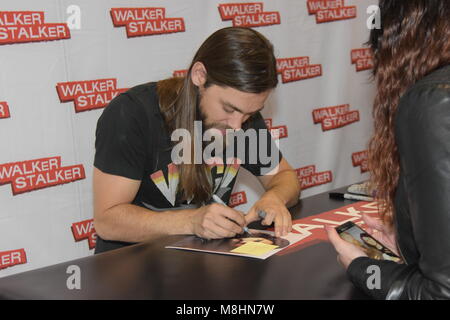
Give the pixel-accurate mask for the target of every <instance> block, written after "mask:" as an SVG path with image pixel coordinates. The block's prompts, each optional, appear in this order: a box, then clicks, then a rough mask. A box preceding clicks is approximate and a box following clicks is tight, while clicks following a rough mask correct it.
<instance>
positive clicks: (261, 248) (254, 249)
mask: <svg viewBox="0 0 450 320" xmlns="http://www.w3.org/2000/svg"><path fill="white" fill-rule="evenodd" d="M276 248H278V246H274V245H271V244H265V243H262V242H253V241H249V242H247V243H246V244H243V245H242V246H240V247H238V248H236V249H233V250H231V251H230V252H233V253H243V254H251V255H253V256H262V255H263V254H266V253H268V252H269V251H272V250H274V249H276Z"/></svg>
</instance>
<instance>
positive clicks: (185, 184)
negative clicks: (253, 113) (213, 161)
mask: <svg viewBox="0 0 450 320" xmlns="http://www.w3.org/2000/svg"><path fill="white" fill-rule="evenodd" d="M196 62H202V63H203V65H204V66H205V68H206V72H207V78H206V83H205V85H204V87H205V88H207V87H209V86H211V85H218V86H221V87H231V88H233V89H237V90H239V91H243V92H248V93H262V92H265V91H267V90H270V89H273V88H275V87H276V86H277V84H278V78H277V71H276V59H275V56H274V49H273V46H272V44H271V43H270V42H269V40H267V39H266V38H265V37H264V36H263V35H262V34H260V33H259V32H257V31H255V30H253V29H249V28H238V27H228V28H223V29H220V30H218V31H216V32H214V33H213V34H212V35H210V36H209V37H208V38H207V39H206V40H205V41H204V42H203V44H202V45H201V46H200V48H199V49H198V51H197V53H196V54H195V56H194V58H193V60H192V62H191V65H190V67H189V69H188V72H187V75H186V77H184V78H178V79H177V78H171V79H166V80H162V81H159V82H158V86H157V90H158V95H159V103H160V108H161V112H162V114H163V116H164V118H165V122H166V126H167V129H168V131H169V133H171V132H172V131H173V130H175V129H180V128H183V129H186V130H188V131H189V132H190V133H191V136H192V137H193V136H194V121H199V120H201V114H200V111H199V108H198V105H199V99H200V96H199V89H198V87H197V86H195V85H194V83H193V82H192V80H191V72H192V67H193V66H194V64H195V63H196ZM192 144H193V143H192ZM193 148H194V147H193V145H192V150H193ZM191 154H192V157H193V155H194V152H193V151H192V152H191ZM191 163H192V164H187V163H182V164H180V165H178V169H179V173H180V178H179V179H180V180H179V183H178V190H179V191H180V192H181V193H182V199H184V200H191V201H192V202H193V203H196V204H198V205H201V204H202V203H205V202H207V201H209V200H210V198H211V194H212V187H213V186H212V181H211V180H212V179H211V175H210V171H209V168H208V166H207V165H206V164H204V163H202V164H194V161H191Z"/></svg>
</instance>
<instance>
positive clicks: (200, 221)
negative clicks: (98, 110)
mask: <svg viewBox="0 0 450 320" xmlns="http://www.w3.org/2000/svg"><path fill="white" fill-rule="evenodd" d="M277 83H278V80H277V72H276V59H275V57H274V54H273V46H272V45H271V43H270V42H269V41H268V40H267V39H266V38H265V37H264V36H262V35H261V34H260V33H258V32H256V31H254V30H252V29H248V28H224V29H221V30H218V31H216V32H215V33H213V34H212V35H211V36H210V37H208V39H206V41H205V42H204V43H203V44H202V45H201V47H200V48H199V50H198V51H197V53H196V54H195V56H194V59H193V61H192V63H191V65H190V67H189V69H188V72H187V75H186V76H185V77H184V78H172V79H167V80H162V81H159V82H156V83H147V84H143V85H139V86H136V87H134V88H132V89H130V90H129V91H127V92H126V93H123V94H121V95H120V96H118V97H117V98H116V99H114V100H113V101H111V103H110V104H109V105H108V106H107V107H106V108H105V110H104V112H103V114H102V116H101V117H100V119H99V120H98V124H97V131H96V143H95V146H96V153H95V160H94V166H95V168H94V223H95V229H96V232H97V235H98V238H97V245H96V253H98V252H102V251H106V250H111V249H114V248H119V247H122V246H124V245H127V244H129V243H135V242H142V241H146V240H151V239H156V238H157V237H160V236H164V235H174V234H194V235H197V236H199V237H202V238H206V239H219V238H226V237H233V236H235V235H237V234H241V233H243V230H244V227H246V226H247V224H249V223H250V222H253V221H256V220H258V219H260V217H261V215H260V212H264V213H265V215H262V217H263V221H262V223H263V224H265V225H270V224H272V223H274V224H275V233H276V235H277V236H281V235H286V234H287V232H289V231H290V230H291V226H292V221H291V216H290V213H289V211H288V210H287V206H291V205H294V204H295V203H296V202H297V200H298V198H299V193H300V186H299V181H298V179H297V176H296V174H295V172H294V171H293V169H292V167H291V166H290V165H289V164H288V162H287V161H286V160H285V159H284V158H283V157H282V155H281V152H279V151H277V149H274V148H273V145H274V141H273V139H272V138H271V136H270V134H269V133H268V130H267V127H266V126H265V123H264V120H263V118H262V116H261V114H260V111H261V110H262V108H263V107H264V103H265V101H266V100H267V98H268V96H269V94H270V93H271V92H272V90H273V89H274V88H275V87H276V85H277ZM199 124H200V134H202V133H203V132H204V131H205V130H207V129H215V130H216V131H218V132H220V133H221V134H227V133H229V131H233V130H241V129H242V130H258V131H259V133H261V132H262V133H264V132H265V133H266V135H264V134H257V135H254V137H256V139H257V140H255V141H249V139H246V140H245V142H244V145H245V146H244V148H243V150H245V154H244V156H243V157H239V158H236V157H234V156H232V157H230V159H231V161H228V160H229V159H228V155H229V154H228V153H227V154H226V156H227V157H226V158H225V159H224V158H223V157H221V156H220V151H221V150H216V151H218V152H212V153H211V155H212V156H211V157H209V158H208V159H205V158H203V157H201V158H200V161H198V157H197V154H196V153H195V152H194V151H196V150H197V149H198V148H197V147H198V144H199V143H198V141H197V145H196V142H195V141H196V140H195V139H194V138H193V139H186V141H185V140H184V139H183V141H182V142H181V144H184V146H185V147H186V148H182V154H183V155H182V158H183V159H184V161H181V162H180V161H179V159H174V152H172V151H173V149H175V148H174V147H175V146H176V144H175V143H174V139H173V138H174V136H177V135H176V134H175V135H174V133H175V132H180V131H181V132H182V133H187V134H188V135H189V136H190V137H195V136H196V134H198V133H199V132H198V131H199V130H197V128H198V125H199ZM249 136H250V135H249ZM216 138H217V139H219V138H221V136H220V135H219V137H217V135H216ZM227 139H228V135H225V137H224V140H226V141H227ZM219 140H220V139H219ZM233 141H234V140H233ZM200 144H202V141H200ZM238 147H239V146H238ZM219 149H220V148H219ZM224 149H227V148H226V144H225V146H224ZM268 149H269V150H271V154H270V157H271V159H274V161H269V162H267V161H265V160H264V161H263V160H262V158H263V157H260V156H261V155H262V154H261V153H263V152H262V151H263V150H268ZM274 150H276V151H274ZM190 151H193V152H192V153H191V152H190ZM251 151H254V153H255V152H256V154H257V155H258V157H257V158H256V159H253V157H251V156H249V154H251V153H252V152H251ZM175 153H176V152H175ZM200 154H202V153H201V152H200ZM232 155H234V153H232ZM249 160H254V161H249ZM208 161H209V162H208ZM240 164H242V167H244V168H245V169H247V170H249V171H250V172H251V173H252V174H254V175H255V176H257V177H258V179H259V181H260V182H261V183H262V185H263V187H264V188H265V190H266V191H265V193H264V194H263V195H262V197H261V198H260V199H259V200H258V201H257V202H256V203H255V204H254V205H253V206H252V208H251V209H250V210H249V212H247V214H245V215H244V214H243V213H242V212H239V211H237V210H234V209H232V208H229V207H227V206H226V205H223V204H218V203H211V199H212V198H213V197H214V198H216V199H217V197H219V198H220V202H224V203H227V202H228V200H229V198H230V193H231V191H232V188H233V185H234V183H235V180H236V175H237V173H238V170H239V167H240ZM216 202H217V201H216Z"/></svg>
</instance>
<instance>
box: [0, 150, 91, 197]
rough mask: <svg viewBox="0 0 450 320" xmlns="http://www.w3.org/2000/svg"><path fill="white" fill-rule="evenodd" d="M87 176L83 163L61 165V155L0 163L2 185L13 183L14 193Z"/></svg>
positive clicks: (0, 181) (0, 183)
mask: <svg viewBox="0 0 450 320" xmlns="http://www.w3.org/2000/svg"><path fill="white" fill-rule="evenodd" d="M85 178H86V175H85V172H84V167H83V165H81V164H79V165H74V166H67V167H61V157H50V158H41V159H34V160H27V161H21V162H11V163H5V164H0V185H2V184H6V183H11V188H12V192H13V194H14V195H18V194H21V193H24V192H29V191H34V190H38V189H43V188H48V187H52V186H56V185H61V184H66V183H70V182H74V181H77V180H82V179H85Z"/></svg>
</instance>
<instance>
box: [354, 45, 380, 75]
mask: <svg viewBox="0 0 450 320" xmlns="http://www.w3.org/2000/svg"><path fill="white" fill-rule="evenodd" d="M351 58H352V64H354V65H356V71H357V72H360V71H364V70H370V69H373V66H374V62H373V53H372V49H370V48H362V49H353V50H352V52H351Z"/></svg>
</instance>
